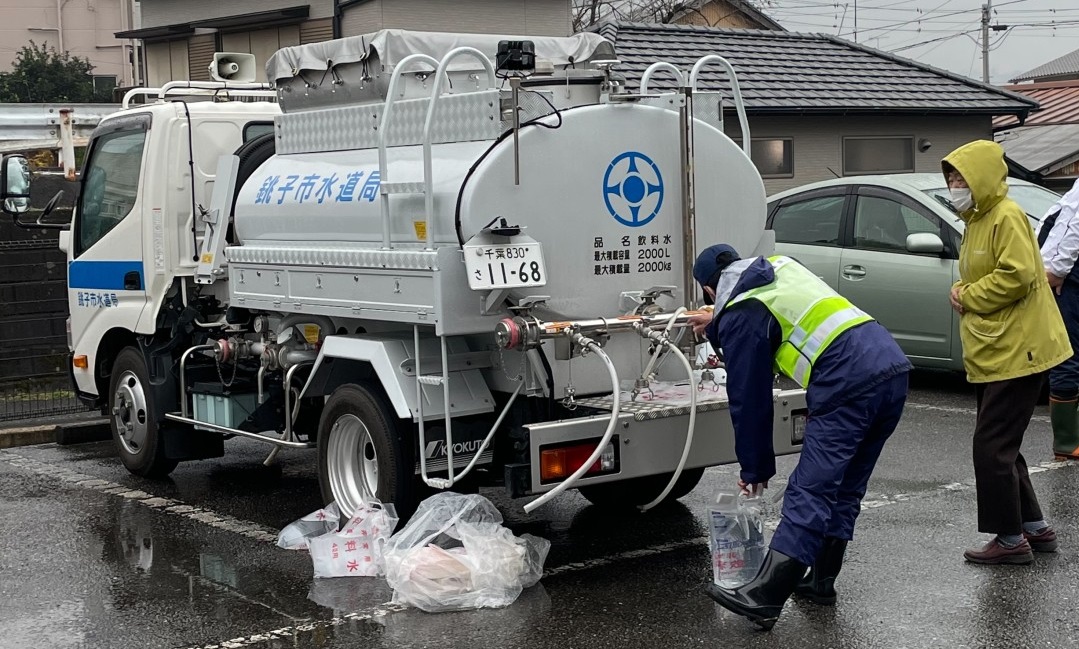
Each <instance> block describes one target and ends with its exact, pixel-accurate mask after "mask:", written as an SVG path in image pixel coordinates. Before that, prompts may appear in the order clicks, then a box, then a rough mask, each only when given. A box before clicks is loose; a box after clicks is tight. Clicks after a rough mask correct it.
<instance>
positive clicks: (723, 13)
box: [675, 0, 770, 29]
mask: <svg viewBox="0 0 1079 649" xmlns="http://www.w3.org/2000/svg"><path fill="white" fill-rule="evenodd" d="M675 22H677V23H680V24H683V25H703V26H706V27H734V28H737V29H770V27H768V26H766V25H762V24H760V23H758V22H756V21H754V20H751V19H749V18H748V17H747V16H746V15H745V14H744V13H742V12H741V11H739V10H737V9H735V8H734V7H732V6H731V5H729V4H727V3H726V2H722V1H721V0H717V1H716V2H709V3H708V4H706V5H702V6H701V8H700V9H698V10H694V11H688V12H686V14H685V15H684V16H682V17H681V18H679V19H678V20H676V21H675Z"/></svg>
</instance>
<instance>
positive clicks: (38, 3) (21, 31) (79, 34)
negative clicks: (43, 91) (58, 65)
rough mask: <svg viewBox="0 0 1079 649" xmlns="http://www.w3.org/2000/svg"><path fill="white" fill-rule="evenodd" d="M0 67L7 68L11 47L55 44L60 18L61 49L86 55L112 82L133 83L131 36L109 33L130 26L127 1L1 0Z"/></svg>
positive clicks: (97, 72) (11, 57)
mask: <svg viewBox="0 0 1079 649" xmlns="http://www.w3.org/2000/svg"><path fill="white" fill-rule="evenodd" d="M0 4H2V5H3V6H0V51H2V52H3V56H0V72H7V71H10V70H11V68H12V65H13V63H14V61H15V53H16V52H18V51H19V50H20V49H21V48H22V47H23V46H26V45H29V44H30V41H31V40H32V41H34V42H35V43H37V44H38V45H42V44H45V45H46V46H48V47H51V48H55V49H57V50H60V49H61V48H60V40H61V39H60V36H59V34H58V32H57V27H59V25H60V23H62V24H63V28H64V34H63V39H62V40H63V44H64V47H63V49H64V50H67V51H68V52H70V53H71V54H72V55H73V56H78V57H81V58H85V59H89V60H90V63H92V64H93V65H94V70H93V74H95V75H115V76H116V82H117V85H121V86H122V85H130V84H131V83H132V69H131V65H130V64H129V63H128V55H129V54H130V51H131V50H130V44H131V41H126V40H125V41H121V40H120V39H118V38H116V37H115V36H114V35H113V34H115V33H116V32H118V31H123V30H125V29H131V25H132V15H131V5H130V4H129V3H127V2H125V1H124V0H96V2H94V3H88V2H65V3H60V4H59V7H60V11H61V16H62V20H58V16H57V6H58V3H57V2H56V0H18V1H17V2H16V1H15V0H11V1H9V2H3V3H0Z"/></svg>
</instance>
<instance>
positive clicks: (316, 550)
mask: <svg viewBox="0 0 1079 649" xmlns="http://www.w3.org/2000/svg"><path fill="white" fill-rule="evenodd" d="M397 520H398V518H397V512H396V511H395V510H394V507H393V505H392V504H390V503H386V504H385V505H383V504H379V503H377V502H373V503H370V504H368V505H365V506H363V507H360V508H359V509H357V510H356V512H355V513H354V514H352V518H350V519H348V521H346V522H345V525H344V527H342V528H341V531H340V532H338V531H337V530H336V529H334V531H332V532H330V533H329V534H323V535H322V536H316V537H314V538H311V539H308V542H307V544H308V549H309V550H310V551H311V561H312V563H313V564H314V567H315V577H375V576H377V575H380V574H382V572H383V563H382V557H383V547H384V546H385V545H386V541H387V540H388V539H389V538H390V535H391V534H393V528H394V527H396V526H397Z"/></svg>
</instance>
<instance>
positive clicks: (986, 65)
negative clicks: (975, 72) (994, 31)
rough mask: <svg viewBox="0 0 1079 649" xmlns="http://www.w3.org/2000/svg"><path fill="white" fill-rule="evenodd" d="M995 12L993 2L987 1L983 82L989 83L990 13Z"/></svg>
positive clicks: (983, 18)
mask: <svg viewBox="0 0 1079 649" xmlns="http://www.w3.org/2000/svg"><path fill="white" fill-rule="evenodd" d="M992 10H993V0H986V2H985V4H983V5H982V82H983V83H989V12H990V11H992Z"/></svg>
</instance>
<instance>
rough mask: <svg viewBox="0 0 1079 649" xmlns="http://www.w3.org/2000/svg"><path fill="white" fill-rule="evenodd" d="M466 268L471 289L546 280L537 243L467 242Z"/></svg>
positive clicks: (544, 268)
mask: <svg viewBox="0 0 1079 649" xmlns="http://www.w3.org/2000/svg"><path fill="white" fill-rule="evenodd" d="M464 252H465V269H466V270H467V271H468V287H469V288H470V289H472V290H474V291H475V290H488V289H499V288H522V287H526V286H543V285H544V284H546V283H547V268H546V266H544V264H543V248H542V246H541V245H540V244H538V243H520V244H510V243H506V244H491V245H466V246H464Z"/></svg>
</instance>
